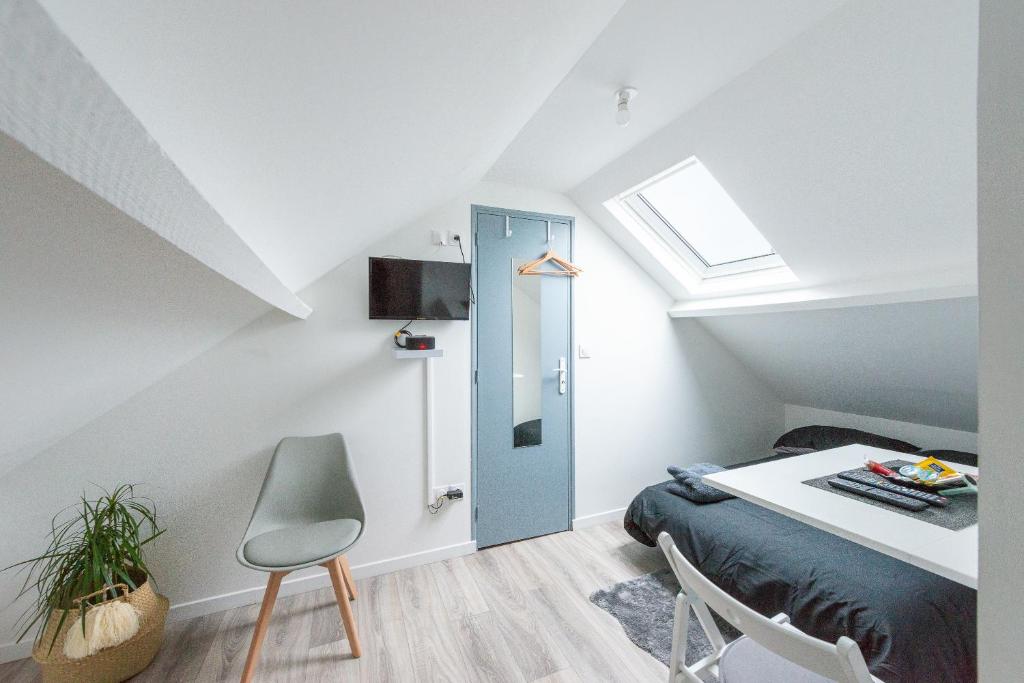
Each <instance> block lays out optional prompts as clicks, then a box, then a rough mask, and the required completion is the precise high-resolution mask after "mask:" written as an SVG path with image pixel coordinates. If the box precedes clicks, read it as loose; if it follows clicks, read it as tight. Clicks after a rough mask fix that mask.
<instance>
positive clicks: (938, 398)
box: [701, 297, 978, 432]
mask: <svg viewBox="0 0 1024 683" xmlns="http://www.w3.org/2000/svg"><path fill="white" fill-rule="evenodd" d="M701 323H702V324H703V325H704V326H705V327H706V328H707V329H708V330H709V331H710V332H711V334H712V335H714V336H715V337H716V338H717V339H718V340H719V341H721V342H722V343H723V344H724V345H725V346H726V347H727V348H729V349H730V350H732V352H733V353H735V354H736V356H737V357H738V358H739V359H740V360H741V361H742V362H743V363H744V364H745V365H746V366H747V367H749V368H750V369H751V370H752V371H753V372H754V373H755V374H756V375H758V376H759V377H761V379H763V380H764V381H765V382H766V383H767V384H768V385H769V386H770V387H771V388H772V389H774V390H775V393H776V394H777V395H778V396H779V398H780V399H782V400H783V401H784V402H785V403H790V404H794V405H801V406H812V407H815V408H825V409H828V410H838V411H840V412H846V413H855V414H858V415H870V416H873V417H884V418H887V419H890V420H902V421H905V422H915V423H918V424H925V425H932V426H935V427H947V428H950V429H960V430H966V431H971V432H974V431H977V430H978V372H977V367H978V300H977V298H973V297H972V298H964V299H948V300H945V301H928V302H920V303H905V304H891V305H885V306H861V307H856V308H843V309H835V310H821V311H800V312H789V313H766V314H758V315H742V316H727V317H720V318H704V319H702V320H701Z"/></svg>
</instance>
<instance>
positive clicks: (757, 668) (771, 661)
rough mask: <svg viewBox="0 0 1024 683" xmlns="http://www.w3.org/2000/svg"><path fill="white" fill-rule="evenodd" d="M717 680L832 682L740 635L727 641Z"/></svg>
mask: <svg viewBox="0 0 1024 683" xmlns="http://www.w3.org/2000/svg"><path fill="white" fill-rule="evenodd" d="M718 680H719V683H833V682H832V681H831V680H829V679H828V678H824V677H822V676H819V675H818V674H816V673H814V672H813V671H808V670H807V669H805V668H803V667H802V666H799V665H797V664H794V663H793V662H791V661H789V660H788V659H786V658H785V657H782V656H780V655H777V654H775V653H774V652H772V651H771V650H769V649H767V648H764V647H761V646H760V645H758V644H757V643H756V642H754V641H753V640H752V639H750V638H748V637H746V636H743V637H741V638H738V639H737V640H734V641H733V642H731V643H730V644H729V645H728V647H727V648H726V650H725V652H723V653H722V659H721V661H720V662H719V665H718Z"/></svg>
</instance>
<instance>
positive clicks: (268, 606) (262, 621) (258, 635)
mask: <svg viewBox="0 0 1024 683" xmlns="http://www.w3.org/2000/svg"><path fill="white" fill-rule="evenodd" d="M287 573H288V572H271V573H270V579H268V580H267V590H266V592H265V593H264V594H263V605H261V606H260V615H259V617H257V618H256V630H255V631H254V632H253V634H252V643H251V644H250V645H249V656H248V657H246V658H245V670H244V671H242V683H249V681H251V680H252V675H253V673H254V672H255V671H256V663H257V662H258V661H259V659H260V647H261V646H262V645H263V638H264V637H265V636H266V635H267V627H268V626H269V625H270V613H271V612H273V611H274V602H275V601H276V600H277V591H278V589H280V588H281V579H283V578H284V577H285V575H286V574H287Z"/></svg>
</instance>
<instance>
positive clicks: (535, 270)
mask: <svg viewBox="0 0 1024 683" xmlns="http://www.w3.org/2000/svg"><path fill="white" fill-rule="evenodd" d="M545 263H553V264H555V265H556V266H558V267H559V268H560V270H540V268H539V266H541V265H543V264H545ZM518 272H519V274H520V275H560V276H565V277H579V275H580V273H582V272H583V269H582V268H580V267H579V266H577V265H576V264H575V263H571V262H569V261H566V260H565V259H563V258H562V257H561V256H559V255H558V254H556V253H555V252H553V251H551V250H550V249H548V252H547V253H546V254H544V255H543V256H541V257H540V258H539V259H535V260H533V261H530V262H529V263H524V264H523V265H521V266H519V271H518Z"/></svg>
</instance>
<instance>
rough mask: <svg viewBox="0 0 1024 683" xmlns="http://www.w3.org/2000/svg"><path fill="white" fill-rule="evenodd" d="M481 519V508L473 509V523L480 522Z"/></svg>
mask: <svg viewBox="0 0 1024 683" xmlns="http://www.w3.org/2000/svg"><path fill="white" fill-rule="evenodd" d="M479 519H480V508H473V521H474V522H476V521H479Z"/></svg>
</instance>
